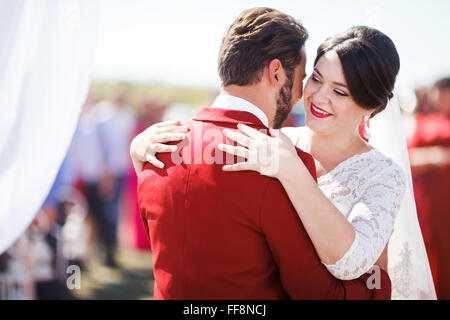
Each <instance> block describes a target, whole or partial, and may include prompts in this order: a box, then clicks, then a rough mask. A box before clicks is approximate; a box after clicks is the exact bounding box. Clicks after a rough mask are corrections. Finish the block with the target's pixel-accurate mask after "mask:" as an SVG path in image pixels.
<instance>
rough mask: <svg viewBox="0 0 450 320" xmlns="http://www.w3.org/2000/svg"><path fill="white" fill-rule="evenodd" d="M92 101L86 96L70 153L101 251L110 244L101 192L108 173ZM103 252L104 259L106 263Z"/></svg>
mask: <svg viewBox="0 0 450 320" xmlns="http://www.w3.org/2000/svg"><path fill="white" fill-rule="evenodd" d="M95 108H96V105H95V100H94V99H92V98H88V99H87V101H86V103H85V105H84V107H83V111H82V113H81V116H80V120H79V123H78V127H77V130H76V131H75V135H74V137H73V141H72V145H71V149H70V151H69V152H70V153H71V155H72V157H73V158H72V159H73V162H74V164H75V166H76V169H75V170H76V172H77V175H78V177H79V183H80V184H81V189H82V190H83V193H84V194H85V196H86V199H87V202H88V206H89V212H90V216H91V218H92V222H93V223H94V229H95V235H96V237H97V240H98V243H99V244H100V245H101V247H102V248H101V249H102V252H107V251H108V248H109V246H110V244H109V239H108V234H107V224H108V221H107V219H106V212H105V201H104V198H105V193H107V192H108V191H109V190H108V185H109V180H110V179H109V173H108V172H107V169H106V168H105V162H106V160H105V158H106V157H105V154H104V148H103V143H102V141H101V138H100V133H99V127H98V115H97V113H96V109H95ZM108 259H109V258H108V256H107V255H106V254H105V257H104V262H105V263H108Z"/></svg>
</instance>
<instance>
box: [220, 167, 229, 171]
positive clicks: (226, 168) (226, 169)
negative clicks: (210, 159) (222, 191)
mask: <svg viewBox="0 0 450 320" xmlns="http://www.w3.org/2000/svg"><path fill="white" fill-rule="evenodd" d="M229 168H230V166H223V167H222V170H223V171H228V169H229Z"/></svg>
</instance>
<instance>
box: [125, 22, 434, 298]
mask: <svg viewBox="0 0 450 320" xmlns="http://www.w3.org/2000/svg"><path fill="white" fill-rule="evenodd" d="M399 67H400V61H399V56H398V53H397V50H396V48H395V45H394V43H393V42H392V41H391V39H390V38H389V37H387V36H386V35H384V34H383V33H381V32H380V31H378V30H375V29H372V28H369V27H364V26H359V27H353V28H350V29H349V30H347V31H346V32H344V33H342V34H339V35H337V36H335V37H332V38H329V39H327V40H326V41H325V42H324V43H322V44H321V45H320V46H319V48H318V50H317V56H316V58H315V61H314V71H313V73H312V75H311V76H310V78H309V79H308V81H307V83H306V85H305V87H304V106H305V116H306V127H300V128H283V129H281V132H280V130H274V129H271V130H270V132H271V137H269V136H267V135H265V134H263V133H260V132H258V131H256V130H255V129H253V128H250V127H248V126H245V125H242V124H240V125H238V129H239V130H240V132H238V131H232V130H225V131H224V134H225V135H226V136H227V137H228V138H230V139H232V140H233V141H235V142H237V143H238V144H239V145H237V146H232V145H227V144H219V146H218V148H219V149H221V150H223V151H224V152H227V153H230V154H233V155H237V156H240V157H243V158H245V159H247V161H245V162H238V163H235V164H232V165H225V166H224V167H223V170H225V171H230V172H232V171H241V170H253V171H257V172H259V173H261V174H264V175H267V176H271V177H273V178H276V179H278V180H279V181H280V182H281V184H282V185H283V187H284V189H285V190H286V193H287V194H288V196H289V198H290V200H291V202H292V204H293V205H294V207H295V209H296V211H297V214H298V215H299V217H300V219H301V221H302V223H303V225H304V227H305V229H306V230H307V232H308V235H309V237H310V238H311V241H312V243H313V245H314V247H315V249H316V251H317V254H318V256H319V257H320V259H321V261H322V263H323V264H324V265H325V266H326V267H327V269H328V270H329V272H330V273H331V274H332V275H333V276H335V277H337V278H339V279H343V280H350V279H355V278H358V277H359V276H361V275H362V274H364V273H366V272H368V271H369V270H370V269H371V268H372V267H373V266H374V265H378V266H379V267H381V268H383V269H384V270H386V271H388V273H389V276H390V278H391V280H392V298H397V299H435V298H436V295H435V291H434V287H433V283H432V279H431V274H430V271H429V265H428V259H427V257H426V252H425V251H424V250H425V249H424V247H423V240H422V237H421V234H420V228H418V224H417V217H416V212H415V207H414V205H412V207H411V197H406V196H405V190H407V192H406V193H409V192H411V190H410V186H409V180H410V174H409V172H408V174H407V175H405V172H404V171H403V170H409V165H408V166H407V167H406V168H405V167H404V168H403V170H402V168H401V167H400V166H399V164H397V163H396V162H395V161H393V160H392V159H391V158H390V157H388V156H386V155H385V154H383V153H382V152H381V151H379V150H378V149H377V148H374V147H373V146H372V145H371V144H369V143H367V142H366V141H369V137H368V134H369V119H371V118H373V117H374V116H375V115H377V114H378V113H381V114H383V113H387V112H392V111H390V110H386V111H384V110H385V109H386V106H387V105H388V102H389V100H390V99H391V98H392V97H393V93H392V91H393V88H394V83H395V78H396V76H397V73H398V71H399ZM222 94H224V92H222ZM389 107H390V109H395V106H394V105H391V104H389ZM397 120H398V121H400V119H399V118H398V119H397ZM361 122H363V123H364V129H365V130H364V133H363V134H362V136H361V134H360V131H359V127H360V124H361ZM174 124H176V123H175V122H167V123H160V124H156V125H154V126H152V127H150V128H148V129H147V130H146V131H144V132H143V133H141V134H140V135H138V136H137V137H135V139H134V140H133V142H132V144H131V148H130V154H131V157H132V159H133V163H134V165H135V169H136V171H137V173H139V171H140V170H141V168H142V166H143V163H144V162H145V161H148V162H150V163H152V164H153V165H155V166H158V167H163V164H162V163H161V162H160V161H159V160H158V159H157V158H156V153H157V152H173V151H174V150H175V149H174V146H169V145H164V144H163V143H165V142H169V141H178V140H181V139H182V138H183V136H182V132H184V131H185V130H186V129H185V127H183V126H177V125H174ZM384 124H386V123H384ZM394 125H396V126H397V128H398V130H401V129H400V128H401V126H400V122H397V123H396V124H394ZM372 129H374V128H372ZM391 138H392V139H394V137H391ZM389 139H390V138H389V137H388V139H386V140H387V141H384V143H389ZM294 146H296V147H298V148H301V149H302V150H304V151H306V152H309V153H310V154H311V155H312V156H313V157H314V160H315V164H316V169H317V177H318V184H317V183H316V181H315V180H314V179H313V178H312V177H311V175H310V174H309V172H308V170H307V169H306V167H305V166H304V164H303V163H302V161H300V159H299V158H298V156H297V153H296V151H295V148H294ZM265 156H268V157H269V159H272V160H273V159H275V160H276V161H267V158H265ZM274 163H276V164H277V167H276V168H275V169H276V170H273V169H274V168H273V164H274ZM408 179H409V180H408ZM405 199H409V202H410V203H409V204H408V203H407V204H405ZM412 204H414V198H412ZM408 205H409V207H408ZM405 209H406V210H405ZM405 219H406V220H405ZM399 221H400V222H401V224H399V223H397V222H399ZM405 221H406V222H405ZM411 221H412V224H411ZM411 225H413V228H411V227H410V226H411ZM393 232H394V234H393ZM391 235H392V239H391V241H390V245H389V250H388V242H389V239H390V238H391ZM388 252H389V254H388ZM388 255H389V267H388Z"/></svg>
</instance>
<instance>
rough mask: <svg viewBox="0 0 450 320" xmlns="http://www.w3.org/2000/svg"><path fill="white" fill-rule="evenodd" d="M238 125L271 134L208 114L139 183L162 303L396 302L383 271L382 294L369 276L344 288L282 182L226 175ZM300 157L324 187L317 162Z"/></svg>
mask: <svg viewBox="0 0 450 320" xmlns="http://www.w3.org/2000/svg"><path fill="white" fill-rule="evenodd" d="M238 123H244V124H247V125H249V126H252V127H254V128H256V129H266V130H267V127H265V126H264V125H263V124H262V123H261V121H260V120H259V119H258V118H257V117H256V116H254V115H253V114H251V113H248V112H244V111H234V110H225V109H218V108H205V109H203V110H201V111H200V112H199V113H198V114H197V115H196V116H195V117H194V118H193V120H192V121H190V122H188V123H187V126H188V127H189V128H190V132H189V136H188V138H186V139H185V140H184V141H182V142H180V143H178V144H179V150H180V151H179V152H178V153H173V154H170V153H164V154H159V155H158V157H159V159H160V160H161V161H162V162H164V164H165V167H164V168H163V169H158V168H155V167H153V166H151V165H149V164H146V165H145V166H144V169H143V171H142V173H141V174H140V175H139V185H138V201H139V207H140V212H141V216H142V220H143V222H144V227H145V229H146V232H147V235H148V236H149V238H150V241H151V247H152V251H153V271H154V276H155V287H154V298H155V299H289V298H291V299H389V298H390V291H391V283H390V280H389V277H388V276H387V274H386V273H385V272H384V271H381V274H380V276H381V289H369V288H368V286H367V283H366V282H367V280H368V278H369V277H371V276H370V275H368V274H365V275H363V276H362V277H361V278H359V279H356V280H352V281H342V280H338V279H336V278H334V277H333V276H332V275H331V274H330V273H329V272H328V271H327V269H326V268H325V266H324V265H323V264H322V263H321V262H320V260H319V257H318V256H317V254H316V252H315V249H314V247H313V245H312V243H311V240H310V239H309V237H308V234H307V233H306V231H305V229H304V227H303V225H302V223H301V221H300V219H299V217H298V216H297V213H296V211H295V209H294V207H293V206H292V204H291V202H290V200H289V198H288V196H287V194H286V192H285V190H284V189H283V187H282V185H281V184H280V183H279V182H278V180H276V179H273V178H269V177H266V176H263V175H260V174H259V173H257V172H253V171H241V172H224V171H222V166H223V163H224V162H225V161H226V156H225V155H224V154H223V153H222V151H220V150H219V149H217V145H218V144H219V143H220V142H225V139H226V138H225V137H224V136H223V133H222V130H223V129H225V128H232V129H235V128H236V125H237V124H238ZM266 132H267V131H266ZM297 152H298V155H299V157H300V159H301V160H302V161H303V162H304V163H305V165H306V167H307V168H308V169H309V171H310V172H311V174H312V176H313V177H314V178H316V171H315V166H314V161H313V158H312V157H311V156H310V155H309V154H307V153H305V152H303V151H301V150H297ZM228 157H229V158H230V156H228ZM182 159H183V161H181V160H182ZM229 160H230V159H229ZM235 160H236V158H234V160H233V156H231V162H232V161H235ZM372 278H373V276H372V277H371V279H372ZM371 279H369V283H372V282H371ZM372 284H373V283H372Z"/></svg>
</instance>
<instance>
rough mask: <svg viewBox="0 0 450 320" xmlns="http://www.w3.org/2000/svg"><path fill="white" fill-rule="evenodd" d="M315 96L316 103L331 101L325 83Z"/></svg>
mask: <svg viewBox="0 0 450 320" xmlns="http://www.w3.org/2000/svg"><path fill="white" fill-rule="evenodd" d="M313 96H314V101H315V102H316V103H319V104H326V103H328V102H330V96H329V92H328V89H327V88H326V86H324V85H321V86H319V87H318V88H317V90H316V91H315V92H314V95H313Z"/></svg>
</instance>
